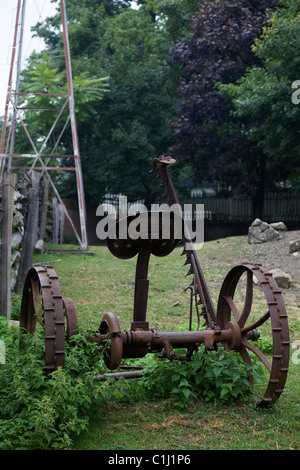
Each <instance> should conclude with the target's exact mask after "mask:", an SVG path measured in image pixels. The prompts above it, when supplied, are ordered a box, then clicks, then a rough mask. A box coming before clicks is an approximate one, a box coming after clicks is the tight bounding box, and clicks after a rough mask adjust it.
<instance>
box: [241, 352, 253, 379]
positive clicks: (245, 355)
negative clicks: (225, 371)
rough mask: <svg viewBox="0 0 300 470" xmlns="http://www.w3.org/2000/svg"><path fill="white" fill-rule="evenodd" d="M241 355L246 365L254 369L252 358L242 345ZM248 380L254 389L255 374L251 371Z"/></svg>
mask: <svg viewBox="0 0 300 470" xmlns="http://www.w3.org/2000/svg"><path fill="white" fill-rule="evenodd" d="M239 353H240V355H241V356H242V358H243V361H244V362H245V363H246V364H248V365H249V366H250V367H252V361H251V357H250V356H249V353H248V351H247V349H246V348H245V347H244V346H242V345H241V347H240V349H239ZM248 380H249V382H250V383H251V385H252V387H254V378H253V374H252V373H251V371H249V373H248Z"/></svg>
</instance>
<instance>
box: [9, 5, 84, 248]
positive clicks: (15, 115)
mask: <svg viewBox="0 0 300 470" xmlns="http://www.w3.org/2000/svg"><path fill="white" fill-rule="evenodd" d="M25 8H26V0H18V4H17V10H16V21H15V31H14V39H13V48H12V56H11V63H10V71H9V79H8V88H7V95H6V103H5V113H4V118H3V127H2V133H1V141H0V182H1V181H2V175H3V171H4V169H5V166H6V165H7V171H13V170H18V169H24V170H28V172H29V174H30V173H31V172H32V171H34V170H35V171H38V172H39V177H41V176H42V174H46V175H47V176H48V178H49V182H50V184H51V186H52V189H53V191H54V193H55V196H56V197H57V199H58V200H59V202H60V203H61V204H62V207H63V210H64V213H65V216H66V217H67V219H68V221H69V222H70V224H71V227H72V228H73V231H74V233H75V235H76V238H77V240H78V242H79V244H80V246H81V248H82V250H87V249H88V241H87V231H86V210H85V201H84V189H83V181H82V171H81V162H80V152H79V141H78V133H77V124H76V116H75V103H74V95H73V84H72V68H71V58H70V47H69V36H68V28H67V15H66V7H65V2H64V0H60V11H61V21H62V30H63V42H64V55H65V66H66V73H67V84H66V85H67V86H66V89H67V92H66V93H62V94H55V95H54V94H47V93H30V92H28V93H26V92H25V93H20V92H19V85H20V72H21V55H22V45H23V30H24V18H25ZM14 74H15V89H13V77H14ZM20 95H23V96H25V97H26V100H27V102H28V103H29V102H30V98H33V97H35V96H45V97H46V96H48V97H49V100H51V97H52V98H53V97H61V102H62V106H61V108H59V109H57V111H59V112H58V114H57V116H56V118H55V120H54V121H53V124H52V126H51V128H50V129H49V132H48V135H47V136H46V137H45V138H44V140H43V141H42V142H41V140H40V139H39V141H38V142H34V139H33V138H32V136H31V135H30V133H29V130H28V129H27V127H26V125H25V123H24V120H23V116H22V111H21V109H20V108H19V107H18V101H19V97H20ZM22 109H25V108H24V107H23V108H22ZM44 111H47V109H44ZM65 111H68V113H67V114H68V116H67V119H66V120H65V122H64V126H63V128H62V131H61V132H60V135H59V136H58V138H57V139H56V141H55V145H54V147H53V148H52V152H51V153H48V154H47V153H45V152H46V146H47V144H49V139H50V137H51V136H54V134H53V132H54V129H55V128H56V126H57V124H58V122H59V121H61V120H62V115H63V113H64V112H65ZM52 112H53V110H52ZM65 116H66V114H64V119H65ZM69 123H70V125H71V133H72V143H73V154H72V155H58V154H57V153H56V152H57V148H58V146H59V144H60V142H61V139H62V136H63V134H64V132H65V130H66V128H67V126H68V125H69ZM17 126H21V127H22V128H23V130H24V132H25V134H26V136H27V138H28V140H29V142H30V145H31V147H32V153H30V154H20V153H19V154H18V153H14V143H15V132H16V128H17ZM15 157H18V158H24V159H29V158H30V159H31V161H32V159H34V161H33V163H31V165H30V166H13V164H12V161H13V158H15ZM64 158H72V159H73V161H74V164H73V166H72V167H64V166H61V163H59V166H48V165H49V162H51V160H52V161H53V160H57V161H58V162H61V161H63V159H64ZM51 170H55V171H60V172H63V171H75V174H76V185H77V195H78V208H79V220H80V231H81V233H80V234H79V233H78V232H77V230H76V228H75V225H74V223H73V221H72V219H71V217H70V214H69V213H68V210H67V208H66V206H65V204H64V203H63V201H62V198H61V196H60V195H59V192H58V190H57V188H56V186H55V184H54V181H53V180H52V178H51V176H50V174H49V171H51Z"/></svg>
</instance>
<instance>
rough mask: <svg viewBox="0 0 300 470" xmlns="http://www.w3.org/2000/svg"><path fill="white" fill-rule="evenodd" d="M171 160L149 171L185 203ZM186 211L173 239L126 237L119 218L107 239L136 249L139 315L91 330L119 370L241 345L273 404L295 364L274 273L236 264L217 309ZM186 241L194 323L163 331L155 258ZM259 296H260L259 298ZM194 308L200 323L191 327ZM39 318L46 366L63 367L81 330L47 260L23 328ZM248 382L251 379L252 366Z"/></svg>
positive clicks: (33, 283) (29, 293)
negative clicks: (267, 345) (153, 289)
mask: <svg viewBox="0 0 300 470" xmlns="http://www.w3.org/2000/svg"><path fill="white" fill-rule="evenodd" d="M173 162H174V160H172V159H171V158H170V157H163V156H162V157H160V158H158V159H154V162H153V170H151V171H156V172H157V178H159V179H160V180H161V185H162V186H163V187H164V191H165V195H166V196H167V198H168V203H169V205H170V204H172V205H173V204H176V205H179V201H178V199H177V195H176V193H175V190H174V187H173V184H172V181H171V178H170V175H169V172H168V168H167V166H168V165H169V164H170V163H173ZM149 214H150V213H148V215H149ZM180 217H181V223H182V225H183V226H184V229H185V230H184V231H183V235H182V238H181V239H179V238H178V237H177V235H176V230H175V229H174V227H175V225H176V224H175V219H174V218H170V219H169V220H170V226H171V228H172V230H170V234H171V236H170V237H169V238H167V239H166V238H163V237H162V234H161V227H160V228H159V229H158V231H156V236H152V237H151V236H150V232H151V234H152V235H153V233H154V232H155V230H154V231H153V230H150V228H151V227H150V228H149V229H148V230H149V234H148V235H149V236H148V237H143V238H137V237H134V238H131V237H130V236H129V235H127V237H126V238H121V237H120V236H119V235H120V225H121V223H124V220H123V221H122V219H119V220H117V221H116V226H115V230H114V233H115V236H114V237H110V236H109V237H108V239H107V245H108V248H109V250H110V251H111V253H112V254H113V255H114V256H116V257H117V258H121V259H129V258H132V257H134V256H136V255H137V264H136V277H135V293H134V307H133V321H132V323H131V327H130V329H129V330H128V331H121V330H120V326H119V322H118V319H117V317H116V316H115V315H114V314H113V313H111V312H106V313H105V314H104V316H103V318H102V321H101V323H100V327H99V330H98V331H97V332H95V334H94V336H89V340H90V341H94V342H97V343H99V344H102V345H104V346H105V347H104V360H105V363H106V365H107V367H108V368H109V369H110V370H116V369H118V368H119V366H120V364H121V361H122V359H123V358H140V357H144V356H145V355H146V354H148V353H156V352H160V353H161V354H162V356H163V357H166V358H168V359H170V360H192V359H193V352H194V351H196V350H197V349H198V347H199V345H200V344H202V343H204V347H205V350H206V351H210V350H216V349H218V348H219V347H220V346H224V348H225V349H226V350H227V351H231V350H233V351H238V352H239V353H240V354H241V356H242V358H243V360H244V362H245V363H247V364H249V365H250V366H251V365H252V361H251V356H252V357H253V355H254V357H255V356H256V358H257V359H258V360H259V361H260V362H261V363H262V364H263V366H264V368H265V369H266V372H267V373H266V376H267V379H266V383H265V385H264V389H263V390H261V392H260V396H259V397H258V404H259V405H260V406H268V405H270V404H273V403H275V402H276V400H277V399H278V398H279V396H280V395H281V393H282V391H283V389H284V386H285V382H286V378H287V373H288V364H289V331H288V318H287V314H286V310H285V305H284V301H283V298H282V294H281V291H280V289H279V288H278V285H277V283H276V281H275V279H274V278H273V277H272V275H271V274H270V273H269V272H268V271H267V270H266V269H264V268H263V267H262V266H261V265H259V264H250V263H243V264H241V265H238V266H235V267H234V268H232V269H231V270H230V271H229V273H228V274H227V276H226V277H225V279H224V281H223V284H222V286H221V290H220V294H219V299H218V303H217V308H216V309H215V307H214V305H213V302H212V299H211V296H210V294H209V291H208V288H207V284H206V281H205V279H204V275H203V272H202V270H201V267H200V263H199V260H198V257H197V254H196V251H195V249H194V245H193V243H192V240H191V239H190V235H189V232H188V230H186V223H185V220H184V217H183V216H182V215H180ZM130 220H134V216H128V217H127V220H126V221H125V222H126V224H127V225H128V224H129V222H130ZM149 220H150V217H149ZM150 225H151V224H150ZM151 229H153V227H152V228H151ZM180 243H181V244H182V245H183V253H182V254H183V255H185V257H186V261H185V264H186V265H189V272H188V274H189V275H192V282H191V284H190V285H189V286H188V287H187V288H186V289H188V290H190V312H189V329H188V330H187V331H171V332H160V331H157V330H156V329H155V328H149V323H148V321H147V320H146V311H147V299H148V287H149V280H148V279H147V277H148V265H149V259H150V255H151V254H152V255H155V256H159V257H161V256H166V255H168V254H169V253H171V252H172V251H173V250H174V248H175V247H176V246H178V245H179V244H180ZM254 281H256V284H255V283H254ZM254 292H255V295H253V294H254ZM256 297H258V298H259V302H258V303H257V302H256ZM263 305H264V306H263ZM195 315H196V320H197V321H196V324H197V325H198V326H197V327H195V328H194V330H193V329H192V325H193V324H195V323H193V316H195ZM201 319H202V322H201V321H200V320H201ZM37 322H40V323H41V324H42V325H43V327H44V328H45V370H46V371H47V372H48V373H49V372H52V371H54V370H55V369H57V368H58V367H60V366H61V367H63V366H64V355H65V341H69V340H70V339H71V338H72V336H73V335H74V334H76V330H77V329H78V320H77V315H76V310H75V306H74V303H73V302H72V300H71V299H64V298H63V297H62V294H61V290H60V286H59V280H58V277H57V275H56V273H55V271H54V269H53V268H52V267H49V266H42V265H34V266H33V267H32V268H31V269H30V270H29V272H28V274H27V277H26V281H25V285H24V291H23V298H22V307H21V316H20V326H21V329H22V331H27V332H30V333H32V334H34V332H35V330H36V325H37ZM200 323H202V324H201V325H200ZM267 328H270V330H271V332H270V333H271V336H272V339H273V350H272V352H271V354H270V358H268V357H267V356H266V354H265V353H263V352H262V351H261V349H260V343H262V342H261V340H260V339H259V338H260V335H261V333H260V332H259V331H258V329H260V331H264V333H265V332H266V331H267ZM268 336H269V335H268ZM177 350H180V354H178V353H177ZM182 350H183V351H185V353H184V354H182ZM126 373H128V372H124V374H123V375H124V376H125V375H126ZM249 381H250V382H252V383H253V376H252V374H251V373H249Z"/></svg>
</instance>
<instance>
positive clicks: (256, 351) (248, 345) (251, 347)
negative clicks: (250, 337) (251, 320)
mask: <svg viewBox="0 0 300 470" xmlns="http://www.w3.org/2000/svg"><path fill="white" fill-rule="evenodd" d="M242 345H243V346H244V347H246V348H247V349H249V350H250V351H252V352H253V353H254V354H255V355H256V356H257V357H258V359H259V360H260V361H261V362H262V363H263V364H264V366H265V367H266V368H267V369H268V371H269V372H270V373H271V364H270V362H269V361H268V359H267V358H266V356H265V355H264V354H263V353H262V352H261V351H260V349H258V348H257V347H256V346H254V344H252V343H249V341H247V340H246V339H242Z"/></svg>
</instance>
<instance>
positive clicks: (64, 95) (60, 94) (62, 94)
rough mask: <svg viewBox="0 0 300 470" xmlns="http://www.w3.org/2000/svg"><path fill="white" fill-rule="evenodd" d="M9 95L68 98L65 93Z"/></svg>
mask: <svg viewBox="0 0 300 470" xmlns="http://www.w3.org/2000/svg"><path fill="white" fill-rule="evenodd" d="M11 95H18V96H27V95H29V96H63V97H65V98H67V97H68V94H67V93H32V92H30V91H29V92H27V93H14V92H12V93H11Z"/></svg>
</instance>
